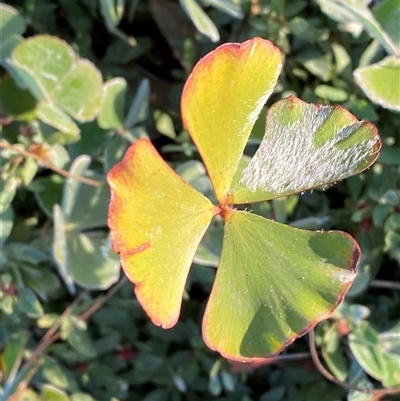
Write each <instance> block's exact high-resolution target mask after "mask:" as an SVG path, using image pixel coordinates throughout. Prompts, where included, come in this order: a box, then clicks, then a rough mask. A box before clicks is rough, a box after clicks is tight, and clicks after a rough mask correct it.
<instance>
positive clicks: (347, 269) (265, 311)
mask: <svg viewBox="0 0 400 401" xmlns="http://www.w3.org/2000/svg"><path fill="white" fill-rule="evenodd" d="M359 255H360V251H359V248H358V246H357V244H356V242H355V241H354V240H353V239H352V238H351V237H350V236H349V235H348V234H345V233H343V232H338V231H335V232H311V231H305V230H299V229H296V228H293V227H289V226H286V225H283V224H280V223H277V222H275V221H272V220H267V219H265V218H263V217H260V216H257V215H254V214H251V213H248V212H243V211H232V213H231V215H230V217H229V218H228V219H227V221H226V225H225V234H224V242H223V248H222V255H221V261H220V265H219V267H218V270H217V276H216V279H215V282H214V286H213V289H212V292H211V295H210V299H209V302H208V305H207V308H206V312H205V315H204V321H203V336H204V339H205V341H206V343H207V345H208V346H209V347H210V348H211V349H214V350H217V351H219V352H220V353H221V354H222V355H223V356H224V357H226V358H229V359H233V360H238V361H243V362H245V361H249V360H254V359H257V358H265V357H270V356H272V355H274V354H276V353H278V352H280V351H281V350H282V348H284V347H285V346H287V345H288V344H290V343H291V342H293V341H294V340H295V339H296V338H297V337H299V336H301V335H303V334H305V333H306V332H307V331H308V330H310V329H311V328H312V327H313V326H315V325H316V324H317V323H318V322H319V321H321V320H323V319H326V318H328V317H329V316H330V315H331V313H332V312H333V309H334V308H335V307H336V306H337V305H338V303H339V302H340V301H341V300H342V299H343V297H344V294H345V293H346V291H347V289H348V288H349V287H350V285H351V283H352V281H353V280H354V278H355V266H356V264H357V262H358V259H359Z"/></svg>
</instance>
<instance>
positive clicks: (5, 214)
mask: <svg viewBox="0 0 400 401" xmlns="http://www.w3.org/2000/svg"><path fill="white" fill-rule="evenodd" d="M13 220H14V213H13V210H12V208H11V207H8V208H7V209H4V210H2V211H1V212H0V227H1V230H0V247H2V246H3V244H4V242H5V241H6V240H7V238H8V236H9V235H10V232H11V229H12V227H13V224H14V222H13Z"/></svg>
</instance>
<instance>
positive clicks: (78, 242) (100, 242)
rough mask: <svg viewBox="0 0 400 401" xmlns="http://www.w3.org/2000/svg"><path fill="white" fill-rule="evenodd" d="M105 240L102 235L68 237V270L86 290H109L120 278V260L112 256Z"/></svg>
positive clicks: (81, 234) (72, 234)
mask: <svg viewBox="0 0 400 401" xmlns="http://www.w3.org/2000/svg"><path fill="white" fill-rule="evenodd" d="M105 239H106V238H105V235H104V234H102V233H91V234H83V233H70V234H69V235H68V237H67V249H68V262H69V266H68V268H69V270H70V272H71V274H72V276H73V278H74V280H75V281H76V282H77V283H78V284H79V285H81V286H83V287H85V288H91V289H107V288H108V287H110V286H111V285H112V284H114V283H115V282H116V281H117V280H118V278H119V274H120V264H119V259H118V258H117V257H113V256H110V254H109V253H108V249H107V247H106V246H105Z"/></svg>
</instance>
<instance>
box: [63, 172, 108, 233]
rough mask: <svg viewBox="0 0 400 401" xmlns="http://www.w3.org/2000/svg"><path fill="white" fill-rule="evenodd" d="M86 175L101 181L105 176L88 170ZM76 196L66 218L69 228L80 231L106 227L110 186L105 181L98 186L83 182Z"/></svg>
mask: <svg viewBox="0 0 400 401" xmlns="http://www.w3.org/2000/svg"><path fill="white" fill-rule="evenodd" d="M86 176H87V177H88V178H91V179H94V180H97V181H99V182H100V180H101V179H102V178H103V177H102V176H101V175H100V174H97V173H93V172H92V171H88V172H87V174H86ZM75 196H76V198H75V202H74V206H73V208H72V210H71V213H70V215H69V217H68V219H67V220H66V228H67V230H69V231H72V230H74V231H78V230H88V229H92V228H99V227H106V225H107V208H108V202H109V196H110V194H109V189H108V186H107V185H106V184H105V183H102V185H99V186H97V187H95V186H92V185H87V184H84V183H82V184H81V185H80V186H79V190H78V191H77V192H76V195H75Z"/></svg>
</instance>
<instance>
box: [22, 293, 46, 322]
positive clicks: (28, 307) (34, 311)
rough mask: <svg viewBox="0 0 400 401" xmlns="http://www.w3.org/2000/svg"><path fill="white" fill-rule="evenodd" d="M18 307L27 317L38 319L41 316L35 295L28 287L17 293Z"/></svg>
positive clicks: (41, 310) (40, 306) (40, 307)
mask: <svg viewBox="0 0 400 401" xmlns="http://www.w3.org/2000/svg"><path fill="white" fill-rule="evenodd" d="M18 306H19V308H20V309H21V310H22V311H23V312H25V313H26V314H27V315H28V316H29V317H32V318H38V317H40V316H42V315H43V313H44V312H43V308H42V305H41V304H40V302H39V300H38V299H37V297H36V295H35V293H34V292H33V291H32V290H31V289H30V288H28V287H24V288H22V289H21V290H20V291H19V293H18Z"/></svg>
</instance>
